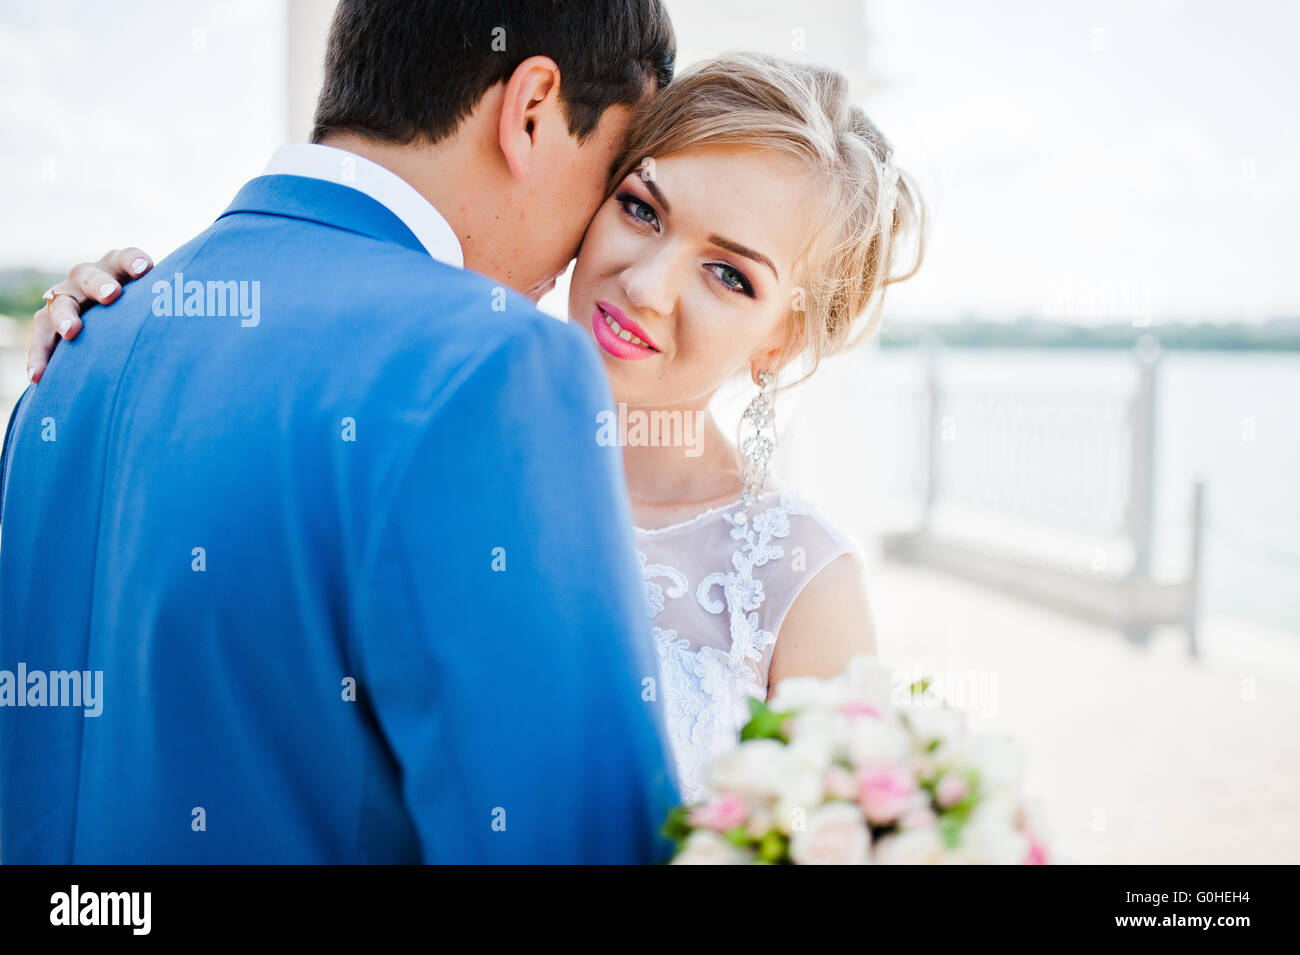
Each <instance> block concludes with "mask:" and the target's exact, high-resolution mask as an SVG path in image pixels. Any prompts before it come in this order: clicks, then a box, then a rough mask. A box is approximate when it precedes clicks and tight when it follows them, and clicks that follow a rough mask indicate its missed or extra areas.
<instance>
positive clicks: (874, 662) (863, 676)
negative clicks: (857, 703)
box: [840, 656, 896, 713]
mask: <svg viewBox="0 0 1300 955" xmlns="http://www.w3.org/2000/svg"><path fill="white" fill-rule="evenodd" d="M840 680H841V682H842V683H843V686H844V689H845V692H846V693H847V694H848V696H849V697H850V698H852V699H855V700H865V701H866V702H868V703H871V704H873V705H874V706H875V707H876V709H878V710H880V712H882V713H884V712H885V711H887V710H892V709H893V708H894V702H893V693H894V684H895V682H896V679H895V672H894V670H893V669H892V668H890V667H887V666H885V665H884V664H883V663H881V662H880V661H879V660H878V659H876V658H875V657H872V656H856V657H854V658H853V659H852V660H850V661H849V664H848V666H846V667H845V668H844V672H843V673H842V674H841V675H840Z"/></svg>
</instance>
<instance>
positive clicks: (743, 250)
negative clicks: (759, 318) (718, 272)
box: [633, 173, 781, 282]
mask: <svg viewBox="0 0 1300 955" xmlns="http://www.w3.org/2000/svg"><path fill="white" fill-rule="evenodd" d="M633 175H636V174H635V173H633ZM637 179H639V180H640V181H641V184H642V185H643V186H645V187H646V188H647V189H649V190H650V195H652V196H654V197H655V201H656V202H658V203H659V205H661V206H663V207H664V212H667V213H670V214H671V213H672V211H673V207H672V206H671V205H669V203H668V197H667V196H665V195H664V193H663V190H662V189H660V188H659V185H658V184H657V183H656V182H655V181H654V180H653V179H645V178H643V177H641V176H637ZM709 241H710V242H712V243H713V244H714V245H716V246H717V247H718V248H720V249H726V250H727V251H728V252H734V253H736V255H743V256H744V257H745V258H747V259H751V260H753V261H754V262H757V263H759V264H760V265H766V266H767V267H768V268H769V269H771V270H772V274H773V275H774V276H776V280H777V281H778V282H779V281H781V275H780V273H778V272H777V270H776V266H775V265H773V264H772V260H771V259H769V258H768V257H767V256H766V255H764V254H763V253H762V252H758V251H755V250H754V249H751V248H749V247H748V246H744V245H741V244H740V243H739V242H732V241H731V240H730V239H724V238H723V237H722V236H720V235H717V234H716V233H715V234H714V235H711V236H709Z"/></svg>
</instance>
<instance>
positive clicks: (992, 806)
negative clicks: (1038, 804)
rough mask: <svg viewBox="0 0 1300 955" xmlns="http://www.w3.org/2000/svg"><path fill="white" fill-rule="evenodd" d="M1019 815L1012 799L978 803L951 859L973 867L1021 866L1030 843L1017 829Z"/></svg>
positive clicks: (963, 828) (1017, 807) (996, 799)
mask: <svg viewBox="0 0 1300 955" xmlns="http://www.w3.org/2000/svg"><path fill="white" fill-rule="evenodd" d="M1018 813H1019V806H1018V805H1017V804H1016V802H1015V801H1014V800H1012V799H1005V798H991V799H987V800H985V801H983V802H981V803H980V804H979V805H977V806H976V807H975V808H974V809H973V810H972V811H971V814H970V818H969V819H968V820H967V821H966V825H964V826H962V829H961V838H960V841H959V842H958V843H957V847H956V849H955V850H954V855H955V856H956V857H957V858H958V859H959V860H960V861H962V862H966V863H970V864H972V865H1020V864H1021V863H1022V862H1024V861H1025V857H1026V856H1027V855H1028V854H1029V840H1028V838H1026V836H1025V834H1024V833H1023V832H1020V831H1019V830H1018V829H1017V828H1016V819H1017V816H1018Z"/></svg>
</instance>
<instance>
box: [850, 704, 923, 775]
mask: <svg viewBox="0 0 1300 955" xmlns="http://www.w3.org/2000/svg"><path fill="white" fill-rule="evenodd" d="M911 751H912V742H911V740H910V739H909V738H908V736H907V731H906V730H904V729H903V727H902V726H900V725H899V724H898V723H897V721H895V720H894V719H893V718H892V717H885V718H883V719H881V718H878V717H875V716H854V717H850V719H849V740H848V756H849V762H851V763H852V764H853V765H854V766H856V767H857V768H859V769H863V768H866V767H868V766H899V765H903V764H905V763H906V762H907V760H908V757H909V756H910V755H911Z"/></svg>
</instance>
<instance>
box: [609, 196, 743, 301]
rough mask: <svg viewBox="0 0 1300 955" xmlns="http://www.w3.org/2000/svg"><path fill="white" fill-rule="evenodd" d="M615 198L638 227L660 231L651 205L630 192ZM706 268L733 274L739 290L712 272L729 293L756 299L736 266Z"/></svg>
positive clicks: (720, 265)
mask: <svg viewBox="0 0 1300 955" xmlns="http://www.w3.org/2000/svg"><path fill="white" fill-rule="evenodd" d="M614 198H615V200H617V202H618V204H619V206H620V207H621V208H622V210H623V215H625V216H627V218H628V219H630V220H631V221H632V222H634V223H636V224H637V225H648V226H653V227H654V230H655V231H656V232H658V231H659V217H658V216H657V215H655V211H654V209H652V208H651V207H650V204H649V203H648V202H646V201H645V200H643V199H639V198H637V197H636V196H635V195H633V194H632V193H630V192H620V193H619V194H618V195H617V196H615V197H614ZM635 206H641V207H643V208H645V209H646V210H648V211H649V212H650V214H651V215H654V216H655V221H654V222H650V221H649V220H647V219H642V218H641V217H640V216H638V215H636V214H635V213H634V212H633V211H632V207H635ZM705 268H706V269H710V270H712V269H721V270H726V271H728V272H731V273H733V274H734V275H735V276H736V279H737V280H739V282H740V287H739V288H737V287H736V286H735V285H732V284H730V283H729V282H727V281H726V280H725V279H723V278H722V276H721V275H719V274H718V273H717V272H712V274H713V275H714V277H716V278H717V280H718V281H719V282H721V283H722V287H723V288H725V289H726V290H727V291H728V292H734V293H736V294H737V295H744V296H745V297H746V298H754V297H755V296H754V286H753V284H751V283H750V281H749V279H748V278H747V277H746V276H745V273H744V272H742V271H740V269H738V268H736V267H735V266H734V265H728V264H727V263H725V262H710V263H708V264H707V265H705Z"/></svg>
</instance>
